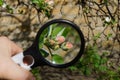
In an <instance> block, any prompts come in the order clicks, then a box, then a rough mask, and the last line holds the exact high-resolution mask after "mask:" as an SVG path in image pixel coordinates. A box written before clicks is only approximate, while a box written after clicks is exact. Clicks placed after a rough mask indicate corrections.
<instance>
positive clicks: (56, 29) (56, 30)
mask: <svg viewBox="0 0 120 80" xmlns="http://www.w3.org/2000/svg"><path fill="white" fill-rule="evenodd" d="M62 29H63V27H60V26H58V27H54V29H53V31H52V37H56V36H57V34H58V33H59V32H60V31H61V30H62Z"/></svg>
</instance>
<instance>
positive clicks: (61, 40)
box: [55, 36, 65, 44]
mask: <svg viewBox="0 0 120 80" xmlns="http://www.w3.org/2000/svg"><path fill="white" fill-rule="evenodd" d="M55 40H56V41H57V42H58V44H61V43H63V42H64V41H65V37H64V36H57V37H56V39H55Z"/></svg>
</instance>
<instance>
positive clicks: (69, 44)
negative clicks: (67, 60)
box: [65, 42, 73, 49]
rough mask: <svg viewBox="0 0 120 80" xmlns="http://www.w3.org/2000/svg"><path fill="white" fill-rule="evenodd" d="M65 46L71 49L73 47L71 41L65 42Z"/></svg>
mask: <svg viewBox="0 0 120 80" xmlns="http://www.w3.org/2000/svg"><path fill="white" fill-rule="evenodd" d="M65 46H66V48H68V49H71V48H72V47H73V45H72V43H70V42H67V43H66V45H65Z"/></svg>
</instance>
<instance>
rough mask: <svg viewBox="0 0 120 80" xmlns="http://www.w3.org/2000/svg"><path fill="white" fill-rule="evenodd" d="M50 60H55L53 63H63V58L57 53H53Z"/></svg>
mask: <svg viewBox="0 0 120 80" xmlns="http://www.w3.org/2000/svg"><path fill="white" fill-rule="evenodd" d="M52 60H53V61H54V62H55V63H59V64H60V63H63V61H64V60H63V58H62V57H61V56H59V55H57V54H54V55H53V57H52Z"/></svg>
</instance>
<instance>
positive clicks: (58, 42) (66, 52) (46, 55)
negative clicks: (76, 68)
mask: <svg viewBox="0 0 120 80" xmlns="http://www.w3.org/2000/svg"><path fill="white" fill-rule="evenodd" d="M84 47H85V40H84V36H83V33H82V31H81V30H80V29H79V27H78V26H77V25H76V24H74V23H73V22H71V21H69V20H65V19H54V20H51V21H49V22H47V23H46V24H44V25H43V26H42V27H41V28H40V30H39V31H38V33H37V35H36V38H35V40H34V42H33V44H32V46H30V47H29V48H28V49H26V50H25V51H24V52H21V53H19V54H17V55H15V56H13V57H12V60H13V61H14V62H15V63H17V64H18V65H20V66H21V67H23V68H25V69H28V70H30V69H31V68H34V67H37V66H44V65H48V66H51V67H56V68H64V67H68V66H71V65H73V64H74V63H75V62H77V61H78V60H79V58H80V57H81V56H82V54H83V52H84Z"/></svg>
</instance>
